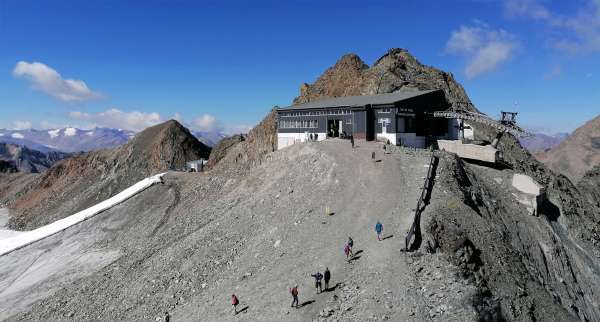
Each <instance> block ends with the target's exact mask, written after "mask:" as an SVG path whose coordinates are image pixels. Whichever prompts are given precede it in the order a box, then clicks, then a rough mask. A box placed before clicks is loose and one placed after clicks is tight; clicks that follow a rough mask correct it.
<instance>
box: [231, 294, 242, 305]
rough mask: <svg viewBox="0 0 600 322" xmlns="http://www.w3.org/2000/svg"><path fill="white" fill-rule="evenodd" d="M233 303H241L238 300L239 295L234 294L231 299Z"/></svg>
mask: <svg viewBox="0 0 600 322" xmlns="http://www.w3.org/2000/svg"><path fill="white" fill-rule="evenodd" d="M231 304H233V305H238V304H240V301H239V300H238V298H237V296H234V297H233V298H232V299H231Z"/></svg>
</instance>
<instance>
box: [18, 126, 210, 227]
mask: <svg viewBox="0 0 600 322" xmlns="http://www.w3.org/2000/svg"><path fill="white" fill-rule="evenodd" d="M209 154H210V148H209V147H207V146H206V145H204V144H202V143H201V142H199V141H198V140H197V139H196V138H195V137H194V136H193V135H192V134H191V133H190V131H189V130H188V129H186V128H185V127H183V126H182V125H181V124H179V123H178V122H177V121H174V120H171V121H168V122H165V123H162V124H159V125H156V126H153V127H150V128H147V129H146V130H144V131H142V132H140V133H139V134H138V135H136V136H135V137H134V138H133V139H132V140H131V141H129V142H128V143H127V144H125V145H122V146H121V147H119V148H117V149H115V150H102V151H94V152H89V153H84V154H81V155H77V156H74V157H72V158H69V159H65V160H62V161H60V162H58V163H57V164H55V165H54V166H52V167H51V168H50V169H48V170H47V171H46V172H44V173H43V174H42V175H41V176H40V177H39V178H38V179H37V180H36V182H35V183H34V184H33V185H32V186H31V187H30V188H29V190H28V191H27V192H26V193H24V194H23V195H22V196H21V197H19V198H17V199H16V200H14V201H13V202H12V203H11V204H10V206H11V208H12V209H13V213H14V216H13V217H11V220H10V225H11V227H12V228H15V229H30V228H35V227H38V226H41V225H44V224H47V223H49V222H52V221H54V220H57V219H60V218H63V217H66V216H68V215H71V214H73V213H75V212H77V211H79V210H82V209H85V208H87V207H90V206H92V205H94V204H96V203H98V202H100V201H102V200H104V199H107V198H109V197H110V196H112V195H114V194H116V193H118V192H120V191H121V190H123V189H125V188H127V187H129V186H130V185H132V184H134V183H135V182H137V181H139V180H141V179H143V178H145V177H148V176H150V175H154V174H156V173H158V172H162V171H166V170H169V169H182V168H183V167H184V166H185V163H186V161H191V160H197V159H200V158H204V159H207V158H208V156H209Z"/></svg>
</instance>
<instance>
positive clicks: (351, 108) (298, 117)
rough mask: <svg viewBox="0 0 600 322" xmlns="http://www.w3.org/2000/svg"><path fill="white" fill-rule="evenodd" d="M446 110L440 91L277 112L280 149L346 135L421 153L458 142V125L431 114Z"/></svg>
mask: <svg viewBox="0 0 600 322" xmlns="http://www.w3.org/2000/svg"><path fill="white" fill-rule="evenodd" d="M448 108H449V104H448V102H447V100H446V97H445V94H444V91H442V90H430V91H411V92H397V93H389V94H378V95H363V96H346V97H337V98H330V99H323V100H319V101H314V102H308V103H303V104H297V105H292V106H289V107H285V108H278V109H277V110H276V111H277V120H278V131H277V139H278V149H281V148H284V147H286V146H289V145H292V144H294V143H299V142H305V141H307V140H310V139H311V138H312V140H318V141H320V140H324V139H326V138H329V137H344V136H349V135H352V136H354V138H355V139H357V140H361V139H362V140H368V141H371V140H381V141H385V142H390V143H391V144H396V145H403V146H410V147H416V148H424V147H427V146H428V145H429V144H431V143H432V140H435V139H450V140H456V139H458V131H459V130H458V122H457V120H455V119H445V118H435V117H433V114H432V112H434V111H443V110H446V109H448Z"/></svg>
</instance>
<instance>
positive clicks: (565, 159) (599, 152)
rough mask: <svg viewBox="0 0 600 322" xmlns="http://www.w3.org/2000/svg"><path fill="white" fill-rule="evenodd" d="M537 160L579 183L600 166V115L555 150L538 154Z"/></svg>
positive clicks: (578, 129)
mask: <svg viewBox="0 0 600 322" xmlns="http://www.w3.org/2000/svg"><path fill="white" fill-rule="evenodd" d="M536 158H538V160H540V161H542V162H543V163H545V164H546V165H547V166H548V167H549V168H550V169H552V170H554V171H556V172H559V173H562V174H564V175H566V176H567V177H569V179H571V180H572V181H573V182H577V181H579V179H581V177H583V175H584V174H585V172H586V171H588V170H590V169H592V167H594V166H595V165H597V164H600V115H599V116H596V117H595V118H594V119H592V120H590V121H588V122H587V123H585V124H584V125H582V126H581V127H579V128H577V129H576V130H575V131H574V132H573V133H572V134H571V135H570V136H569V137H568V138H566V139H565V140H564V141H562V142H561V143H560V144H559V145H557V146H556V147H554V148H553V149H550V150H548V151H545V152H541V153H537V154H536Z"/></svg>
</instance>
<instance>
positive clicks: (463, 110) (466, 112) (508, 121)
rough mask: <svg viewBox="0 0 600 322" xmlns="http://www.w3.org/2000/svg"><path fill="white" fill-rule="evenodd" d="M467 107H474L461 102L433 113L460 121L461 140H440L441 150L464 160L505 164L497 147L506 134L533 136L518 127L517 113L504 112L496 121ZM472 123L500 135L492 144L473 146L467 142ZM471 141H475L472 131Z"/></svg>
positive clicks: (497, 135) (436, 115)
mask: <svg viewBox="0 0 600 322" xmlns="http://www.w3.org/2000/svg"><path fill="white" fill-rule="evenodd" d="M467 106H472V105H471V103H468V102H459V103H457V104H455V105H454V106H452V108H450V109H449V110H447V111H436V112H433V114H434V116H435V117H441V118H450V119H456V120H458V121H459V126H458V129H459V133H460V134H459V140H456V141H450V140H438V141H437V143H438V147H439V148H440V149H441V150H445V151H448V152H452V153H456V154H457V155H458V156H459V157H461V158H464V159H473V160H478V161H484V162H491V163H496V162H503V157H502V153H501V152H500V151H499V150H498V149H497V147H498V142H500V139H501V138H502V136H503V135H504V134H505V133H510V134H512V135H513V136H515V137H525V136H530V135H531V134H530V133H528V132H527V131H525V130H523V129H522V128H521V127H519V126H518V125H517V112H506V111H502V112H501V118H500V120H494V119H492V118H490V117H489V116H487V115H485V114H481V113H477V112H473V110H474V108H471V109H467ZM466 122H469V123H466ZM470 123H473V124H475V123H477V124H482V125H484V126H489V127H491V128H494V129H495V130H496V131H497V132H498V133H497V134H496V137H495V138H494V139H493V141H492V143H491V144H488V145H485V144H472V143H471V142H468V141H466V140H465V138H466V135H465V131H466V130H467V129H471V130H472V128H471V126H470ZM469 139H471V140H473V139H474V135H473V132H472V131H471V137H469Z"/></svg>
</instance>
